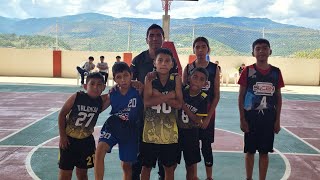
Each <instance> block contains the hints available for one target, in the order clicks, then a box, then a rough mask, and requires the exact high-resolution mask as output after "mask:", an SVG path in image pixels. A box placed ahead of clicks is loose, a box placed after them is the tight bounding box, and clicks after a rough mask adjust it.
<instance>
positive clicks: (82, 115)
mask: <svg viewBox="0 0 320 180" xmlns="http://www.w3.org/2000/svg"><path fill="white" fill-rule="evenodd" d="M93 117H94V113H85V112H79V114H78V119H77V120H76V123H75V125H76V126H82V124H83V121H85V120H86V119H88V120H87V123H86V124H85V126H84V127H88V126H89V125H90V123H91V121H92V119H93Z"/></svg>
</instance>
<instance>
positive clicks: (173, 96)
mask: <svg viewBox="0 0 320 180" xmlns="http://www.w3.org/2000/svg"><path fill="white" fill-rule="evenodd" d="M167 96H168V98H169V99H174V98H176V92H175V91H170V92H168V94H167Z"/></svg>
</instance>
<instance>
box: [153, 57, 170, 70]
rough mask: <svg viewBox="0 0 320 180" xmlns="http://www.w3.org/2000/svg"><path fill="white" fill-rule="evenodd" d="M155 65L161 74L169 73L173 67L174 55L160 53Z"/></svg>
mask: <svg viewBox="0 0 320 180" xmlns="http://www.w3.org/2000/svg"><path fill="white" fill-rule="evenodd" d="M154 66H155V67H156V70H157V72H158V73H160V74H169V71H170V69H171V68H173V61H172V57H171V56H170V55H169V54H164V53H159V54H158V55H157V57H156V59H155V61H154Z"/></svg>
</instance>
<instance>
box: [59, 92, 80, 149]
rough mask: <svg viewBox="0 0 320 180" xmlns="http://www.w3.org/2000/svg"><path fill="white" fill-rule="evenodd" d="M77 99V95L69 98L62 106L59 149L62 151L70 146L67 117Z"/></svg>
mask: <svg viewBox="0 0 320 180" xmlns="http://www.w3.org/2000/svg"><path fill="white" fill-rule="evenodd" d="M76 97H77V93H75V94H73V95H72V96H70V97H69V99H68V100H67V101H66V102H65V103H64V105H63V106H62V108H61V110H60V113H59V116H58V125H59V135H60V141H59V147H60V148H61V149H65V148H67V146H68V145H69V141H68V138H67V133H66V116H67V114H68V113H69V112H70V111H71V108H72V106H73V104H74V101H75V99H76Z"/></svg>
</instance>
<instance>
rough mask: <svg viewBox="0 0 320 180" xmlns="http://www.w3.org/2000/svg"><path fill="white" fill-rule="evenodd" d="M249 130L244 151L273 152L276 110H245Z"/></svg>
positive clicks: (246, 134) (245, 135)
mask: <svg viewBox="0 0 320 180" xmlns="http://www.w3.org/2000/svg"><path fill="white" fill-rule="evenodd" d="M245 118H246V121H247V122H248V125H249V132H248V133H245V134H244V152H245V153H247V152H248V153H255V152H256V151H257V150H258V152H259V153H261V154H268V153H269V152H273V141H274V123H275V119H276V111H275V110H263V111H258V110H252V111H245Z"/></svg>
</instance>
